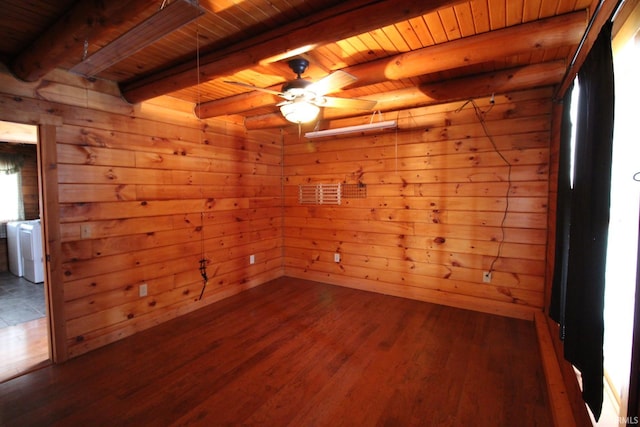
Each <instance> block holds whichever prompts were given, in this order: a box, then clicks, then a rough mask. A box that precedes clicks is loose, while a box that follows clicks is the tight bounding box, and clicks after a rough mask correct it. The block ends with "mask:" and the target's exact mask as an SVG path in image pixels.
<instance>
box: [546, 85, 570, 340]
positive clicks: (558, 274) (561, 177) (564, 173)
mask: <svg viewBox="0 0 640 427" xmlns="http://www.w3.org/2000/svg"><path fill="white" fill-rule="evenodd" d="M572 94H573V84H572V85H571V87H569V88H568V89H567V93H566V94H565V96H564V98H563V100H562V106H563V110H562V127H561V129H560V150H559V154H558V163H559V166H558V203H557V208H556V212H557V214H556V254H555V265H554V270H553V287H552V289H551V306H550V308H549V313H550V314H551V317H552V318H553V319H554V320H556V321H557V322H558V323H559V324H560V339H562V340H564V335H565V330H564V326H565V325H564V323H565V301H566V295H567V287H566V286H565V285H566V283H567V272H568V268H567V265H568V262H569V224H570V223H571V218H570V216H571V133H572V131H573V128H572V124H571V96H572Z"/></svg>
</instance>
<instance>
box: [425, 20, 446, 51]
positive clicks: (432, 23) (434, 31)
mask: <svg viewBox="0 0 640 427" xmlns="http://www.w3.org/2000/svg"><path fill="white" fill-rule="evenodd" d="M424 22H426V23H427V27H428V28H429V32H430V33H431V36H433V41H434V42H435V44H442V43H446V42H448V41H449V39H448V37H447V32H446V31H445V30H444V26H443V25H442V20H441V19H440V15H439V14H438V13H429V14H427V15H425V16H424Z"/></svg>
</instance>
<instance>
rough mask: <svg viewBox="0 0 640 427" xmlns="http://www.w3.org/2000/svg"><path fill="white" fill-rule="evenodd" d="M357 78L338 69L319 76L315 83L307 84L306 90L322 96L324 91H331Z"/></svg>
mask: <svg viewBox="0 0 640 427" xmlns="http://www.w3.org/2000/svg"><path fill="white" fill-rule="evenodd" d="M356 80H358V78H357V77H355V76H352V75H351V74H349V73H347V72H345V71H342V70H338V71H334V72H333V73H331V74H329V75H328V76H326V77H323V78H321V79H320V80H318V81H317V82H315V83H311V84H310V85H309V86H307V90H308V91H311V92H313V93H315V94H316V95H317V96H322V95H324V94H325V93H333V92H336V91H338V90H339V89H342V88H343V87H345V86H348V85H350V84H351V83H353V82H355V81H356Z"/></svg>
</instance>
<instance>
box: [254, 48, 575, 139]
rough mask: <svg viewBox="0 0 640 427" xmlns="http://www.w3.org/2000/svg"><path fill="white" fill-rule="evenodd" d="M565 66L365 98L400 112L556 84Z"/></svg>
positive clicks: (264, 118) (272, 124) (328, 111)
mask: <svg viewBox="0 0 640 427" xmlns="http://www.w3.org/2000/svg"><path fill="white" fill-rule="evenodd" d="M565 68H566V64H565V63H564V61H552V62H546V63H541V64H534V65H527V66H524V67H518V68H512V69H508V70H503V71H497V72H494V73H486V74H480V75H476V76H470V77H463V78H458V79H452V80H447V81H444V82H438V83H429V84H423V85H420V86H419V87H413V88H408V89H399V90H394V91H390V92H386V93H382V94H378V95H372V96H365V97H362V98H363V99H371V100H377V101H378V104H377V105H376V110H379V111H381V112H385V111H397V110H402V109H407V108H415V107H423V106H427V105H435V104H443V103H447V102H454V101H460V100H464V99H471V98H479V97H484V96H490V95H491V94H494V93H499V94H504V93H506V92H513V91H516V90H522V89H528V88H532V87H541V86H553V85H555V84H558V83H559V82H560V81H561V80H562V76H563V75H564V72H565ZM345 117H348V116H345V115H344V113H342V111H341V110H340V109H336V108H325V109H324V112H323V117H322V119H323V120H335V119H340V118H345ZM290 125H291V123H289V122H287V121H286V120H285V119H284V117H282V115H281V114H279V113H273V114H264V115H260V116H253V117H247V119H246V120H245V127H246V128H247V129H248V130H256V129H268V128H276V127H282V126H290Z"/></svg>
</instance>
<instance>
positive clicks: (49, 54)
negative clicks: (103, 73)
mask: <svg viewBox="0 0 640 427" xmlns="http://www.w3.org/2000/svg"><path fill="white" fill-rule="evenodd" d="M149 8H150V2H149V0H109V1H101V0H91V1H89V0H87V1H83V0H79V1H77V2H76V3H75V4H74V5H73V6H72V7H71V8H70V9H69V10H68V11H67V12H66V13H65V14H64V15H63V16H62V17H60V19H59V20H58V21H57V22H56V23H55V24H54V25H52V26H51V27H50V28H49V29H48V30H46V31H45V32H43V33H42V34H40V36H39V37H38V38H37V39H36V40H35V41H34V42H33V43H32V44H31V45H30V46H29V47H28V48H26V49H24V50H23V51H22V53H21V54H20V55H19V56H18V57H16V58H15V59H14V60H13V61H12V62H11V64H10V68H11V71H12V72H13V73H14V74H15V75H16V77H18V78H19V79H21V80H24V81H29V82H33V81H36V80H38V79H40V78H42V77H43V76H44V75H45V74H47V73H48V72H49V71H51V70H53V69H54V68H56V67H57V66H58V65H60V64H62V63H64V62H66V61H69V60H75V61H76V62H80V61H81V60H82V56H83V52H84V48H85V47H84V45H85V41H88V42H89V43H94V42H95V41H96V40H99V39H101V38H102V37H103V36H104V35H105V34H110V33H112V32H114V31H116V30H118V28H120V27H125V26H126V27H129V26H131V24H130V23H127V20H126V17H128V16H137V15H138V14H140V13H142V12H144V11H145V10H148V9H149Z"/></svg>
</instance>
